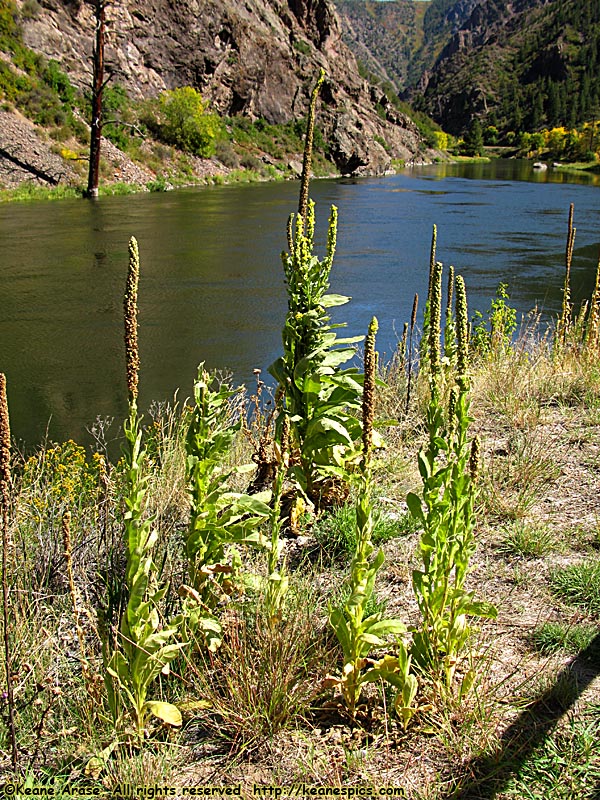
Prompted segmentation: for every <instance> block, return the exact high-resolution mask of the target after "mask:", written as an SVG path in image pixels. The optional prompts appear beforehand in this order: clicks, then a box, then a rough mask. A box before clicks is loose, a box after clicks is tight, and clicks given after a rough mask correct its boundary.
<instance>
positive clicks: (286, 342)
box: [269, 72, 362, 506]
mask: <svg viewBox="0 0 600 800" xmlns="http://www.w3.org/2000/svg"><path fill="white" fill-rule="evenodd" d="M323 78H324V73H323V72H321V74H320V76H319V79H318V81H317V84H316V86H315V89H314V91H313V93H312V98H311V104H310V111H309V120H308V126H307V133H306V143H305V152H304V167H303V174H302V183H301V189H300V202H299V210H298V214H297V216H296V217H295V219H294V216H293V215H292V216H291V217H290V219H289V222H288V247H289V252H288V253H285V252H284V253H282V261H283V267H284V272H285V279H286V285H287V294H288V313H287V316H286V319H285V324H284V328H283V334H282V338H283V355H282V356H281V357H280V358H279V359H277V361H275V363H274V364H272V365H271V367H270V368H269V372H270V373H271V375H273V377H274V378H275V379H276V380H277V381H278V383H279V386H280V389H281V393H282V396H283V401H282V404H281V412H280V413H279V415H278V420H277V426H278V427H281V425H282V423H283V418H284V416H285V417H287V420H288V424H289V431H290V433H289V442H290V470H289V475H290V477H291V478H292V479H293V480H294V481H295V482H296V484H297V486H298V487H299V488H300V490H301V492H303V493H304V494H305V495H307V496H308V498H309V499H310V500H311V501H312V502H314V503H315V505H317V506H320V505H322V504H323V503H326V502H327V497H326V488H325V487H326V485H327V481H328V480H331V477H332V474H333V473H335V471H336V469H337V470H338V472H337V477H338V479H339V478H342V477H343V476H345V471H344V467H345V466H346V464H347V462H348V461H349V459H351V458H355V457H356V454H357V449H356V443H357V442H358V441H359V439H360V422H359V420H358V419H357V418H356V416H355V415H354V413H353V412H356V411H357V410H358V409H360V396H361V386H360V376H358V374H357V371H356V370H355V369H345V370H341V369H340V367H341V366H342V365H343V364H346V363H347V362H348V361H349V360H350V359H351V358H352V357H353V356H354V353H355V351H354V348H353V347H349V346H348V345H352V344H355V343H356V342H359V341H362V337H355V338H347V339H338V338H337V336H336V333H335V330H334V329H335V328H336V327H340V326H337V325H331V324H330V318H329V315H328V309H329V308H332V307H335V306H341V305H344V304H345V303H347V302H348V301H349V299H350V298H348V297H344V296H342V295H338V294H328V293H327V291H328V289H329V276H330V272H331V267H332V264H333V257H334V253H335V246H336V236H337V209H336V207H335V206H332V208H331V214H330V217H329V228H328V233H327V246H326V255H325V258H324V259H323V260H322V261H320V260H319V259H318V257H317V256H316V255H314V253H313V249H314V232H315V207H314V203H313V202H312V201H310V200H309V198H308V187H309V178H310V161H311V153H312V139H313V131H314V120H315V108H316V102H317V97H318V92H319V89H320V86H321V84H322V81H323Z"/></svg>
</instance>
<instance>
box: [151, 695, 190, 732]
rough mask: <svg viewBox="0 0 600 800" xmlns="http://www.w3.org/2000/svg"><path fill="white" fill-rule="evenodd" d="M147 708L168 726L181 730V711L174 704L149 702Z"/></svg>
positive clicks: (156, 701)
mask: <svg viewBox="0 0 600 800" xmlns="http://www.w3.org/2000/svg"><path fill="white" fill-rule="evenodd" d="M145 708H146V709H147V710H148V711H149V712H150V713H151V714H153V715H154V716H155V717H158V719H162V721H163V722H166V723H167V724H168V725H172V726H173V727H174V728H179V727H180V725H181V723H182V719H181V711H180V710H179V709H178V708H177V706H174V705H173V704H172V703H163V702H161V701H160V700H148V701H146V703H145Z"/></svg>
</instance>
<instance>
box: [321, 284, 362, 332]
mask: <svg viewBox="0 0 600 800" xmlns="http://www.w3.org/2000/svg"><path fill="white" fill-rule="evenodd" d="M348 302H350V298H349V297H347V296H346V295H345V294H324V295H323V297H322V298H321V302H320V305H322V306H323V308H333V307H334V306H343V305H345V304H346V303H348ZM361 338H362V337H361Z"/></svg>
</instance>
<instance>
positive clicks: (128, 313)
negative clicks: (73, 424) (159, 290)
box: [123, 236, 140, 405]
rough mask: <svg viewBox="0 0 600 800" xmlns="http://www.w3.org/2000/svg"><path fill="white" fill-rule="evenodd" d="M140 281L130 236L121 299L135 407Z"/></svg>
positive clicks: (135, 246)
mask: <svg viewBox="0 0 600 800" xmlns="http://www.w3.org/2000/svg"><path fill="white" fill-rule="evenodd" d="M139 280H140V255H139V250H138V243H137V241H136V239H135V238H134V237H133V236H132V237H131V239H130V240H129V269H128V271H127V283H126V285H125V297H124V299H123V311H124V319H125V359H126V369H127V391H128V393H129V404H130V405H136V403H137V396H138V373H139V370H140V353H139V347H138V326H137V314H138V308H137V297H138V284H139Z"/></svg>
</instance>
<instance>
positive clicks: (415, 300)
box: [404, 294, 419, 414]
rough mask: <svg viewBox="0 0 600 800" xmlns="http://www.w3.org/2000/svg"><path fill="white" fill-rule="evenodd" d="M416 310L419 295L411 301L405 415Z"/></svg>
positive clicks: (411, 363) (409, 385)
mask: <svg viewBox="0 0 600 800" xmlns="http://www.w3.org/2000/svg"><path fill="white" fill-rule="evenodd" d="M418 309H419V295H418V294H415V299H414V300H413V307H412V314H411V315H410V334H409V337H408V380H407V384H406V406H405V408H404V413H405V414H408V408H409V406H410V390H411V383H412V366H413V333H414V330H415V325H416V324H417V311H418Z"/></svg>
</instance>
